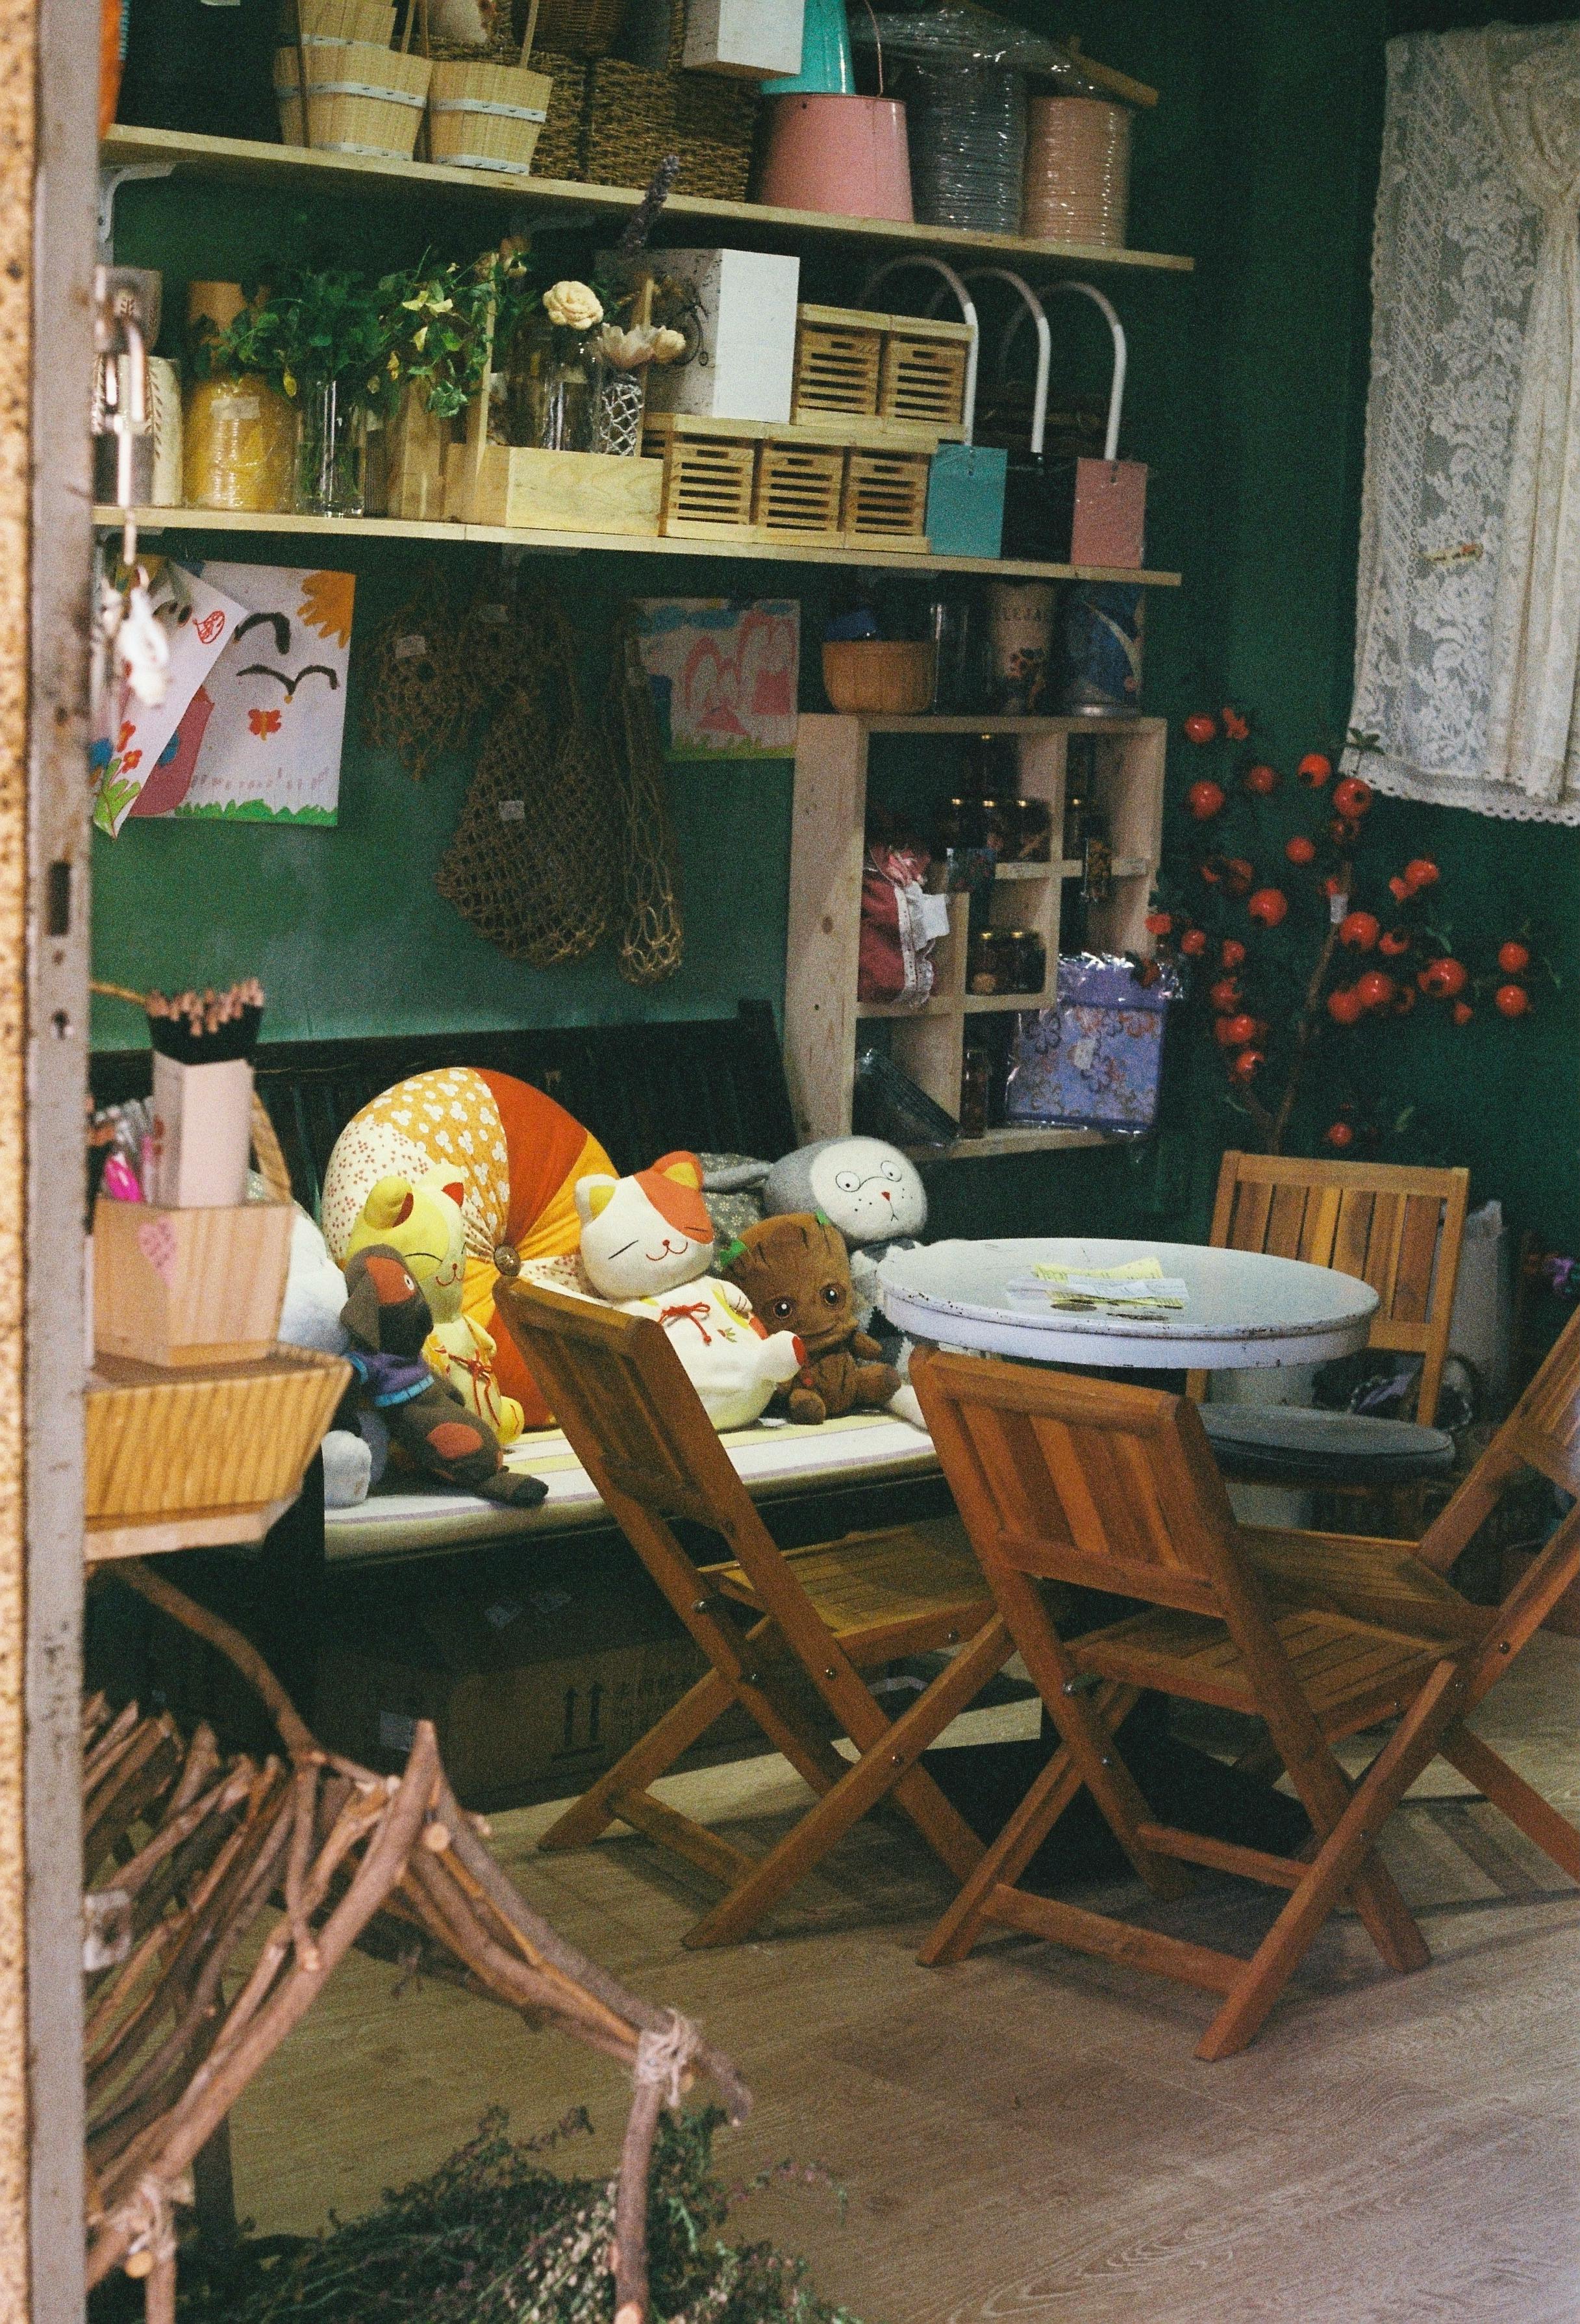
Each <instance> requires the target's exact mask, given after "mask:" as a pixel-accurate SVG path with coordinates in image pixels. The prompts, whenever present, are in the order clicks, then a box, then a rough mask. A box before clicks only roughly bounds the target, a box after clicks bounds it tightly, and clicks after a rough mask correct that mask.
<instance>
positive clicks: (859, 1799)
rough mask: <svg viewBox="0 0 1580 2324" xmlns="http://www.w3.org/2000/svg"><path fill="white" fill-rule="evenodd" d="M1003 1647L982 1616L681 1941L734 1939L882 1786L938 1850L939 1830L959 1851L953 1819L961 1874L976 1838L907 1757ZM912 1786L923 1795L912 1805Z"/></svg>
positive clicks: (995, 1662) (972, 1860)
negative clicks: (937, 1670)
mask: <svg viewBox="0 0 1580 2324" xmlns="http://www.w3.org/2000/svg"><path fill="white" fill-rule="evenodd" d="M1009 1652H1010V1642H1009V1636H1008V1633H1007V1631H1006V1629H1005V1628H1004V1626H1003V1624H1002V1623H1000V1622H997V1621H993V1622H989V1623H988V1624H987V1627H986V1628H984V1629H982V1630H979V1631H978V1634H977V1636H976V1637H975V1638H973V1639H972V1640H971V1642H970V1644H969V1646H965V1647H963V1648H962V1649H961V1651H960V1653H959V1654H958V1655H956V1656H955V1658H954V1660H953V1661H952V1662H951V1665H949V1668H948V1669H947V1670H946V1671H943V1672H942V1673H941V1674H940V1675H939V1676H938V1677H937V1678H936V1679H934V1680H933V1682H932V1685H931V1686H930V1687H929V1688H928V1689H927V1690H926V1692H924V1693H923V1694H921V1695H919V1696H918V1697H917V1699H916V1701H914V1703H913V1704H912V1705H911V1708H910V1709H909V1711H905V1712H904V1713H903V1714H902V1715H901V1717H899V1718H898V1719H896V1720H894V1721H893V1722H892V1724H889V1725H886V1728H885V1729H884V1732H883V1734H882V1735H881V1736H880V1737H879V1738H877V1740H876V1741H875V1742H873V1743H870V1744H868V1748H867V1749H866V1750H865V1751H863V1752H862V1754H861V1757H859V1759H857V1760H855V1761H854V1762H853V1763H852V1764H850V1766H847V1768H846V1771H845V1773H844V1775H842V1776H841V1780H840V1781H839V1782H838V1783H837V1784H835V1785H834V1786H833V1788H832V1790H831V1791H828V1792H825V1793H824V1794H823V1796H822V1799H821V1800H819V1801H818V1802H817V1803H816V1804H815V1806H813V1807H811V1808H809V1809H808V1810H807V1812H806V1813H805V1815H804V1816H803V1817H802V1819H801V1821H800V1822H799V1823H798V1824H797V1825H796V1826H795V1830H794V1831H788V1832H786V1833H785V1837H784V1839H783V1840H780V1841H779V1842H778V1844H777V1846H776V1847H774V1848H771V1849H769V1850H768V1852H767V1855H766V1856H765V1857H763V1858H761V1859H760V1860H759V1861H758V1864H757V1865H756V1867H754V1869H753V1870H752V1871H751V1872H750V1873H749V1875H748V1876H747V1877H746V1878H745V1879H744V1880H742V1881H741V1882H739V1885H738V1886H736V1887H734V1888H732V1889H731V1890H730V1894H729V1895H727V1896H725V1897H723V1898H721V1901H720V1902H719V1903H718V1904H715V1905H714V1907H713V1909H712V1912H711V1913H707V1914H704V1915H703V1918H702V1919H701V1920H700V1921H699V1922H698V1923H696V1926H695V1927H694V1928H692V1929H688V1930H687V1931H686V1932H685V1935H684V1937H683V1938H682V1940H681V1941H682V1943H683V1944H684V1945H686V1946H688V1947H691V1948H693V1949H702V1948H704V1947H708V1946H712V1945H729V1944H736V1943H739V1940H740V1939H741V1938H742V1937H744V1936H745V1935H746V1934H747V1933H748V1932H749V1930H750V1929H752V1928H753V1927H755V1926H756V1924H757V1923H758V1921H760V1920H761V1918H762V1916H763V1914H765V1913H766V1912H767V1911H768V1910H769V1908H770V1906H772V1905H773V1904H776V1903H777V1901H778V1899H779V1898H780V1897H781V1896H782V1895H785V1891H786V1890H787V1889H789V1888H792V1887H794V1886H795V1883H796V1882H797V1881H798V1880H800V1879H803V1878H804V1877H805V1875H806V1874H807V1873H808V1872H810V1871H811V1869H812V1867H813V1865H814V1864H816V1863H817V1862H818V1861H819V1859H820V1858H822V1857H824V1856H826V1855H827V1853H828V1851H829V1849H831V1847H832V1846H833V1845H834V1842H835V1841H836V1840H839V1839H841V1837H842V1836H843V1834H844V1833H845V1832H846V1831H849V1830H850V1826H851V1825H852V1824H853V1823H855V1822H857V1821H859V1818H860V1817H862V1816H864V1815H865V1814H866V1813H867V1812H868V1810H869V1809H870V1808H872V1807H874V1806H875V1805H876V1804H877V1802H878V1801H879V1800H881V1799H882V1798H884V1797H885V1796H886V1794H888V1793H890V1792H893V1793H895V1794H896V1797H897V1798H899V1799H900V1800H901V1802H902V1803H903V1804H904V1806H905V1809H906V1812H908V1813H909V1814H910V1816H911V1819H912V1821H914V1823H915V1824H916V1826H917V1829H918V1830H919V1831H921V1832H922V1834H923V1838H924V1839H926V1840H928V1841H929V1842H930V1843H931V1844H932V1846H933V1847H934V1848H935V1849H938V1850H939V1853H940V1854H942V1853H943V1849H942V1847H941V1846H940V1834H941V1833H942V1834H943V1835H944V1836H945V1837H946V1838H947V1839H948V1840H949V1841H950V1842H951V1852H952V1853H954V1854H956V1855H957V1856H958V1855H959V1854H960V1853H961V1852H962V1849H961V1843H960V1840H959V1837H958V1835H957V1834H955V1832H954V1831H953V1830H952V1827H953V1826H955V1825H958V1826H959V1831H960V1834H963V1835H964V1839H963V1849H965V1850H969V1857H968V1858H967V1861H966V1863H965V1866H964V1868H963V1870H962V1872H961V1873H960V1876H959V1877H964V1876H965V1873H966V1872H969V1870H971V1869H972V1868H973V1867H974V1866H975V1864H976V1861H977V1859H978V1857H979V1856H980V1854H981V1847H982V1843H981V1842H980V1840H978V1839H977V1837H976V1835H975V1833H974V1832H972V1831H971V1830H970V1828H969V1825H968V1824H967V1823H966V1821H965V1820H964V1818H963V1817H961V1816H960V1814H959V1812H958V1811H957V1810H956V1809H954V1808H953V1807H951V1805H950V1803H949V1802H948V1801H947V1800H946V1799H945V1798H944V1796H943V1794H942V1792H941V1791H940V1790H939V1789H938V1786H937V1784H934V1783H933V1781H932V1777H931V1776H930V1775H927V1774H926V1773H925V1772H924V1771H923V1769H922V1768H920V1767H918V1766H916V1764H915V1763H916V1761H917V1760H918V1759H919V1758H920V1757H921V1756H922V1754H923V1751H925V1750H926V1749H927V1748H928V1747H929V1746H930V1745H931V1744H932V1743H933V1742H935V1741H936V1739H937V1738H938V1737H939V1736H940V1735H941V1734H942V1731H943V1729H944V1728H945V1727H947V1726H948V1724H949V1722H950V1720H951V1719H952V1718H953V1717H954V1716H955V1713H956V1711H959V1710H960V1708H961V1707H962V1705H963V1704H964V1703H966V1702H969V1701H970V1700H971V1698H972V1697H973V1696H974V1695H976V1694H977V1693H978V1692H980V1690H981V1688H982V1687H983V1686H984V1685H985V1683H987V1679H988V1678H989V1677H991V1675H992V1674H993V1672H994V1671H996V1670H997V1669H999V1668H1000V1667H1001V1666H1002V1665H1003V1664H1004V1663H1005V1662H1006V1661H1007V1659H1008V1656H1009ZM918 1790H920V1791H921V1794H922V1801H923V1803H924V1804H923V1806H922V1808H921V1812H918V1805H919V1803H918V1799H917V1793H918ZM945 1861H946V1862H947V1861H948V1858H947V1857H946V1858H945ZM951 1869H953V1867H952V1866H951Z"/></svg>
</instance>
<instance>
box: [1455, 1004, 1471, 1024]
mask: <svg viewBox="0 0 1580 2324" xmlns="http://www.w3.org/2000/svg"><path fill="white" fill-rule="evenodd" d="M1474 1015H1475V1010H1474V1009H1473V1008H1472V1007H1471V1005H1470V1003H1469V1001H1456V1002H1455V1004H1454V1022H1455V1023H1456V1025H1468V1024H1469V1022H1470V1020H1471V1019H1472V1018H1473V1017H1474Z"/></svg>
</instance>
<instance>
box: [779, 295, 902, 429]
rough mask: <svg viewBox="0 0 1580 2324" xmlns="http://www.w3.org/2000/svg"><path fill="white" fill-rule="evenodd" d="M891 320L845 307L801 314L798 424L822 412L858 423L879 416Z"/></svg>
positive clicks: (794, 408)
mask: <svg viewBox="0 0 1580 2324" xmlns="http://www.w3.org/2000/svg"><path fill="white" fill-rule="evenodd" d="M886 319H887V318H886V317H885V316H882V315H862V314H858V313H854V312H848V311H847V310H846V309H844V308H842V307H800V308H798V309H796V327H795V382H794V384H793V386H792V389H791V397H790V416H791V418H792V419H793V420H807V419H810V418H812V417H813V415H814V414H815V413H817V412H820V411H843V412H848V413H849V414H850V416H851V417H852V418H853V419H858V420H860V419H871V418H872V417H873V416H874V415H875V414H876V412H877V394H878V383H879V379H880V376H881V374H882V369H883V326H884V324H885V322H886Z"/></svg>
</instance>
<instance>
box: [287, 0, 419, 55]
mask: <svg viewBox="0 0 1580 2324" xmlns="http://www.w3.org/2000/svg"><path fill="white" fill-rule="evenodd" d="M297 16H298V19H299V23H300V24H301V28H302V31H303V32H308V33H317V36H318V37H319V39H320V40H326V41H371V42H372V44H373V46H374V47H375V48H380V49H387V48H388V47H389V46H390V42H391V41H392V40H393V39H394V37H395V11H394V8H393V7H392V6H390V5H389V0H297ZM282 37H284V36H283V35H282Z"/></svg>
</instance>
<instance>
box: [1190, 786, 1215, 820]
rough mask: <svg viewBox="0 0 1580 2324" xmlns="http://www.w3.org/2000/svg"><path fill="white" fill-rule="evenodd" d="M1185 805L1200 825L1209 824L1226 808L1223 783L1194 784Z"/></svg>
mask: <svg viewBox="0 0 1580 2324" xmlns="http://www.w3.org/2000/svg"><path fill="white" fill-rule="evenodd" d="M1185 804H1186V806H1187V807H1189V808H1190V812H1191V814H1192V815H1193V816H1195V817H1196V820H1197V822H1198V823H1208V822H1210V821H1211V819H1212V817H1213V816H1215V815H1221V814H1222V813H1223V807H1224V788H1223V785H1222V784H1221V783H1209V782H1199V783H1192V784H1191V786H1190V789H1189V790H1188V791H1187V792H1186V794H1185Z"/></svg>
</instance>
